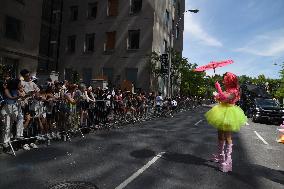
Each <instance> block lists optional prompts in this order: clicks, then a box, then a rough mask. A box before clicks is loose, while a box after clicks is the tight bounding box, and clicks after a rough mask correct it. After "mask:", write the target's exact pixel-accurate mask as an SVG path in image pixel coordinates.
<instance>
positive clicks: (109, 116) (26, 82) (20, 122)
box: [0, 70, 211, 155]
mask: <svg viewBox="0 0 284 189" xmlns="http://www.w3.org/2000/svg"><path fill="white" fill-rule="evenodd" d="M21 75H22V76H23V78H24V79H23V80H19V79H11V78H8V77H7V78H4V82H3V83H2V84H1V96H0V102H1V107H0V110H1V114H0V116H1V120H0V121H1V142H0V143H1V145H2V147H3V151H4V152H8V151H11V152H12V153H13V154H14V155H15V150H16V149H20V148H23V149H24V150H30V149H31V148H38V146H37V144H39V143H45V144H48V145H49V144H50V141H52V140H62V141H68V140H69V141H71V138H72V137H74V136H75V135H78V134H79V135H80V136H82V137H84V134H86V133H88V132H91V131H95V130H98V129H111V128H119V127H123V126H125V125H129V124H135V123H136V122H143V121H147V120H150V119H153V118H157V117H173V115H174V114H175V113H177V112H181V111H186V110H188V109H192V108H194V107H197V106H200V105H201V104H208V103H211V102H210V100H202V99H200V98H189V97H175V98H163V97H162V95H161V93H158V94H157V95H156V94H155V93H153V92H152V93H148V94H146V93H144V92H142V91H141V92H138V93H135V94H133V93H132V92H130V91H122V90H118V89H111V90H110V89H108V88H105V89H101V88H92V87H91V86H89V87H87V86H86V85H85V84H83V83H82V84H79V85H76V84H72V83H69V82H68V81H64V82H58V81H55V82H52V81H51V80H47V83H46V85H44V86H42V87H39V86H37V85H36V81H35V80H32V78H31V77H30V75H29V72H28V71H27V70H24V71H21Z"/></svg>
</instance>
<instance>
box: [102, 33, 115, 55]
mask: <svg viewBox="0 0 284 189" xmlns="http://www.w3.org/2000/svg"><path fill="white" fill-rule="evenodd" d="M115 34H116V32H115V31H113V32H106V37H107V39H106V43H105V47H104V50H105V51H108V50H114V48H115Z"/></svg>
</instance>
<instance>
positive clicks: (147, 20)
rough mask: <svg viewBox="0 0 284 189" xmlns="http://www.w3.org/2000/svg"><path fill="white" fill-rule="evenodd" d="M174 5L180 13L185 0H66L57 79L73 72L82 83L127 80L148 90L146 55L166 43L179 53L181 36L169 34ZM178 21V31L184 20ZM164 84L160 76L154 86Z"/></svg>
mask: <svg viewBox="0 0 284 189" xmlns="http://www.w3.org/2000/svg"><path fill="white" fill-rule="evenodd" d="M177 4H179V9H180V10H179V11H180V12H183V11H184V4H185V1H184V0H81V1H77V0H65V1H64V4H63V20H62V31H61V41H60V44H61V45H60V53H59V54H60V58H59V71H60V73H61V74H62V73H63V74H62V75H61V78H65V79H68V80H70V79H71V78H72V74H73V73H74V72H77V73H79V75H80V77H81V78H82V81H83V82H85V83H87V84H89V83H90V82H91V81H92V79H96V78H104V79H107V80H108V82H109V84H110V85H112V86H117V87H119V86H121V83H122V82H123V81H125V80H127V81H130V82H132V83H133V84H134V86H135V88H140V89H143V90H146V91H149V90H150V74H151V73H150V72H149V68H148V65H147V59H148V55H149V54H150V53H151V52H152V51H155V52H157V53H159V54H162V53H165V52H166V51H167V49H168V48H169V46H170V45H171V46H172V47H174V48H176V50H177V51H178V52H182V38H178V40H177V39H176V38H175V37H171V33H172V34H173V33H174V31H173V29H174V23H176V21H177V18H176V12H177V7H178V6H177ZM181 16H183V15H181ZM180 25H181V27H180V36H182V33H183V22H182V23H180ZM170 40H172V41H170ZM157 66H159V65H157ZM165 83H166V81H165V79H164V78H160V79H159V90H161V91H166V90H165V86H166V85H165Z"/></svg>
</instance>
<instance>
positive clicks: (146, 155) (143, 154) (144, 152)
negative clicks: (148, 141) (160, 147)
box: [130, 149, 156, 159]
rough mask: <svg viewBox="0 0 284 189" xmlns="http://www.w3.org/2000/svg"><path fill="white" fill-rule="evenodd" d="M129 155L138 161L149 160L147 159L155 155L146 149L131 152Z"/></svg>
mask: <svg viewBox="0 0 284 189" xmlns="http://www.w3.org/2000/svg"><path fill="white" fill-rule="evenodd" d="M130 155H131V156H132V157H135V158H139V159H145V158H149V157H154V156H155V155H156V154H155V152H154V151H152V150H148V149H142V150H135V151H132V152H131V153H130Z"/></svg>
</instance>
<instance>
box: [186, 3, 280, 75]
mask: <svg viewBox="0 0 284 189" xmlns="http://www.w3.org/2000/svg"><path fill="white" fill-rule="evenodd" d="M185 3H186V5H185V6H186V7H185V9H186V10H188V9H199V12H198V13H197V14H194V13H191V12H186V13H185V14H184V16H185V17H184V24H185V27H184V45H183V56H184V57H186V58H188V60H189V62H190V63H197V64H198V66H202V65H205V64H207V63H209V62H211V61H221V60H228V59H232V60H234V63H233V64H231V65H227V66H225V67H222V68H217V69H216V74H220V75H222V74H224V73H225V72H227V71H230V72H233V73H235V74H236V75H247V76H250V77H257V76H258V75H260V74H264V75H265V77H266V78H271V79H277V78H280V75H279V70H280V69H281V64H282V63H283V62H284V0H185ZM275 64H277V65H275ZM206 73H207V74H208V75H212V74H213V71H206Z"/></svg>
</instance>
